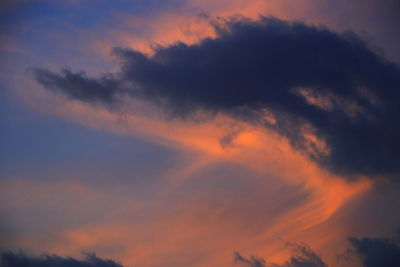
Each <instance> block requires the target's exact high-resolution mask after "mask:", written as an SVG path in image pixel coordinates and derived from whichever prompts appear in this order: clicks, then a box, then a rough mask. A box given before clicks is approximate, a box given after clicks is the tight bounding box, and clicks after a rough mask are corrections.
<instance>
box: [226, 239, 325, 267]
mask: <svg viewBox="0 0 400 267" xmlns="http://www.w3.org/2000/svg"><path fill="white" fill-rule="evenodd" d="M288 246H289V247H290V248H291V249H292V253H293V254H294V255H295V256H293V257H291V258H290V260H289V261H287V262H285V263H283V264H282V265H278V264H274V263H268V262H267V261H265V260H264V259H261V258H258V257H255V256H250V258H245V257H243V256H242V255H241V254H240V253H238V252H235V254H234V256H235V263H238V264H241V265H242V266H246V267H327V265H326V264H325V263H324V262H323V261H322V260H321V258H320V257H319V256H318V255H317V254H315V253H314V252H313V251H312V250H311V249H310V248H309V247H308V246H306V245H301V244H297V243H289V244H288Z"/></svg>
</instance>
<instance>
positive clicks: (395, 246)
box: [349, 238, 400, 267]
mask: <svg viewBox="0 0 400 267" xmlns="http://www.w3.org/2000/svg"><path fill="white" fill-rule="evenodd" d="M349 240H350V243H351V244H352V245H353V247H354V249H353V250H350V251H349V253H351V254H355V255H356V256H358V257H359V258H360V260H361V262H362V264H363V266H364V267H382V266H385V267H398V266H400V243H399V242H398V241H396V240H391V239H384V238H361V239H357V238H349Z"/></svg>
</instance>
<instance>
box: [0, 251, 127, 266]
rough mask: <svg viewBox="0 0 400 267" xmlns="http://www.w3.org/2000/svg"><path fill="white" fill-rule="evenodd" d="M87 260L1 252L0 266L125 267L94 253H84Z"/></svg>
mask: <svg viewBox="0 0 400 267" xmlns="http://www.w3.org/2000/svg"><path fill="white" fill-rule="evenodd" d="M84 255H85V259H83V260H78V259H74V258H70V257H60V256H57V255H42V256H39V257H34V256H29V255H27V254H25V253H23V252H18V253H15V252H11V251H8V252H1V254H0V265H1V266H2V267H123V266H122V265H121V264H119V263H117V262H115V261H113V260H109V259H101V258H99V257H97V256H96V254H94V253H84Z"/></svg>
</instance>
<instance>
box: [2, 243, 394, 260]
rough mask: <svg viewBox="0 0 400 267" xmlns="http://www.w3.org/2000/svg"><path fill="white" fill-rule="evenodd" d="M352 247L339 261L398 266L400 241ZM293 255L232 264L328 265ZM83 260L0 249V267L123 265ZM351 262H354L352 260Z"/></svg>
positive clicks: (299, 252)
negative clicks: (274, 260) (278, 259)
mask: <svg viewBox="0 0 400 267" xmlns="http://www.w3.org/2000/svg"><path fill="white" fill-rule="evenodd" d="M349 242H350V244H351V246H352V248H351V249H348V250H347V251H346V252H345V253H344V255H341V256H340V257H338V259H339V260H345V261H348V262H351V261H349V259H353V260H354V259H355V260H357V261H359V262H360V263H361V265H362V266H363V267H398V266H400V240H399V239H389V238H368V237H364V238H354V237H350V238H349ZM287 246H288V247H289V248H290V250H291V252H292V255H293V256H292V257H291V258H290V259H289V260H288V261H286V262H285V263H283V264H281V265H279V264H275V263H272V262H269V261H267V260H265V259H263V258H261V257H257V256H254V255H250V256H249V257H245V256H243V255H242V254H241V253H239V252H234V254H233V257H234V259H233V263H234V265H235V266H237V265H238V266H243V267H328V265H327V264H326V263H325V262H324V261H323V260H322V259H321V257H320V256H319V255H318V254H316V253H315V252H313V251H312V250H311V248H310V247H309V246H307V245H306V244H300V243H287ZM82 254H83V255H84V259H76V258H72V257H62V256H58V255H54V254H43V255H41V256H31V255H28V254H27V253H25V252H23V251H18V252H13V251H1V252H0V266H1V267H124V265H123V264H121V263H118V262H117V261H114V260H111V259H103V258H100V257H98V256H97V255H96V254H95V253H82ZM353 262H354V261H353Z"/></svg>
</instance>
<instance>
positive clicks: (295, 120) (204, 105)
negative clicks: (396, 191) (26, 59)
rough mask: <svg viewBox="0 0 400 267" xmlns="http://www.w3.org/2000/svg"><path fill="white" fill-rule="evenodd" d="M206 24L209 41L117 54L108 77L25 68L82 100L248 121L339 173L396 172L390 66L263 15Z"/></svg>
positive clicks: (393, 68) (344, 38) (353, 44)
mask: <svg viewBox="0 0 400 267" xmlns="http://www.w3.org/2000/svg"><path fill="white" fill-rule="evenodd" d="M213 24H214V27H215V30H216V33H217V37H216V38H208V39H203V40H201V41H200V42H199V43H198V44H193V45H186V44H184V43H176V44H174V45H171V46H168V47H158V48H155V51H154V55H152V56H148V55H145V54H143V53H141V52H138V51H134V50H131V49H122V48H116V49H114V54H115V55H117V57H118V58H119V60H120V62H121V70H120V72H119V73H117V74H114V75H112V74H107V75H104V76H102V77H100V78H89V77H87V76H86V75H85V74H84V73H83V72H72V71H69V70H64V71H63V72H62V73H53V72H50V71H48V70H44V69H38V68H36V69H33V70H32V71H33V73H34V76H35V78H36V80H37V81H38V82H39V83H40V84H41V85H43V86H44V87H46V88H48V89H51V90H54V91H57V92H62V93H63V94H65V95H66V96H68V97H70V98H72V99H77V100H80V101H84V102H86V103H103V104H107V105H110V104H115V103H116V101H117V99H118V97H119V96H121V95H122V96H124V95H129V96H131V97H134V98H138V99H144V100H146V101H149V102H151V103H153V104H156V105H159V106H162V107H163V108H165V109H167V110H168V111H169V112H170V114H174V115H177V116H180V117H186V118H188V117H190V115H191V114H193V113H195V112H196V111H198V110H205V111H208V112H211V113H213V114H214V113H218V112H223V113H226V114H229V115H232V116H235V117H239V118H245V119H246V120H247V121H253V122H254V123H256V124H262V125H264V126H266V127H269V128H272V129H275V130H276V131H278V132H279V133H280V134H282V135H283V136H285V137H287V138H288V139H289V140H290V141H291V143H292V145H293V146H295V147H296V148H298V149H300V150H302V151H304V152H305V153H307V154H308V156H310V157H311V158H312V159H313V160H315V161H316V162H318V163H319V164H321V165H322V166H324V167H327V168H329V169H330V170H333V171H335V172H337V173H340V174H346V175H349V176H351V175H360V174H361V175H370V176H377V175H378V176H379V175H393V174H395V173H398V171H399V166H400V164H399V161H400V155H399V151H400V140H399V138H398V136H399V133H400V128H399V126H397V123H396V122H397V121H398V119H399V114H400V110H399V106H398V105H397V103H398V102H399V100H400V94H399V90H398V87H399V84H400V70H399V67H398V66H397V65H395V64H394V63H391V62H389V61H387V60H386V59H385V58H382V57H380V56H379V55H377V54H376V53H374V52H373V51H371V50H370V49H369V48H368V45H367V44H366V43H365V42H364V41H362V40H361V39H359V38H358V37H357V35H356V34H354V33H351V32H347V33H343V34H338V33H335V32H332V31H330V30H328V29H326V28H323V27H317V26H310V25H305V24H302V23H299V22H286V21H282V20H279V19H276V18H266V17H260V18H259V20H251V19H247V18H244V17H233V18H229V19H220V20H215V21H214V22H213ZM266 110H268V112H269V114H272V116H273V120H272V121H271V120H265V119H264V118H265V113H264V112H265V111H266ZM310 136H311V137H312V138H309V137H310ZM321 144H322V145H321Z"/></svg>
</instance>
